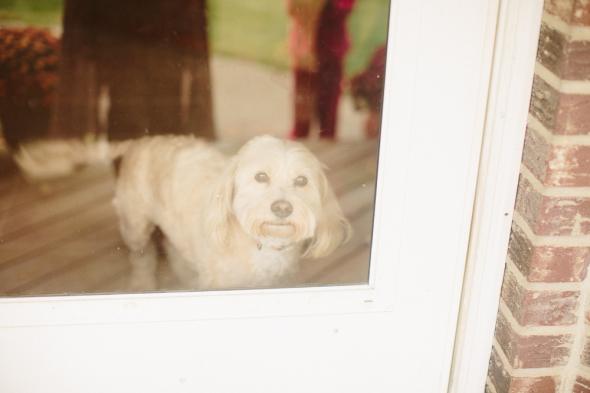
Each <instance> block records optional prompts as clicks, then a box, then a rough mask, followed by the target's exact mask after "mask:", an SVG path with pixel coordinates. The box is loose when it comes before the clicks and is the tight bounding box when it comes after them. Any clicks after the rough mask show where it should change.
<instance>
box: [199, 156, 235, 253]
mask: <svg viewBox="0 0 590 393" xmlns="http://www.w3.org/2000/svg"><path fill="white" fill-rule="evenodd" d="M236 161H237V160H236V158H235V157H234V158H232V159H231V160H230V162H229V163H228V165H227V166H226V167H225V169H224V170H223V171H222V172H221V174H220V176H219V177H218V178H217V180H216V182H215V184H214V187H213V193H212V194H211V195H210V196H209V198H210V199H209V205H208V206H206V208H205V212H204V220H205V221H204V224H205V228H206V230H207V233H206V234H205V235H206V236H207V237H208V240H209V243H210V244H211V245H212V246H213V247H215V249H216V250H217V251H219V252H220V253H226V252H227V251H228V250H229V249H230V248H231V246H232V243H233V237H234V228H235V226H236V225H238V221H237V218H236V217H235V215H234V213H233V209H232V202H233V194H234V176H235V173H236V169H237V162H236Z"/></svg>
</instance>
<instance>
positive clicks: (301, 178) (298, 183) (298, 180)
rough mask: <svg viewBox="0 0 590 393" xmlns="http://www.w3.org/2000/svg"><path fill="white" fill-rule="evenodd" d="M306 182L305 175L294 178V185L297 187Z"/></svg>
mask: <svg viewBox="0 0 590 393" xmlns="http://www.w3.org/2000/svg"><path fill="white" fill-rule="evenodd" d="M306 184H307V177H305V176H299V177H298V178H297V179H295V185H296V186H298V187H303V186H304V185H306Z"/></svg>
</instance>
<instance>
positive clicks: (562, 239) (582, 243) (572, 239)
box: [512, 211, 590, 276]
mask: <svg viewBox="0 0 590 393" xmlns="http://www.w3.org/2000/svg"><path fill="white" fill-rule="evenodd" d="M512 220H513V221H514V222H516V223H517V224H518V226H519V227H521V229H522V230H523V232H524V233H525V235H526V236H527V237H528V239H529V240H530V241H531V243H532V244H533V246H550V247H588V246H590V235H583V236H537V235H535V234H534V233H533V231H532V229H531V228H530V227H529V225H528V223H527V222H526V221H525V219H524V218H522V216H521V215H520V214H519V213H518V212H517V211H514V214H513V216H512ZM589 276H590V275H589Z"/></svg>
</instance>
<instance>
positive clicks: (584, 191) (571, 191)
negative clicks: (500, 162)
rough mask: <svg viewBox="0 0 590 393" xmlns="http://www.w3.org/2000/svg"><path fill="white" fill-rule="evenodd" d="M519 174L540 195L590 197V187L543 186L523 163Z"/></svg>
mask: <svg viewBox="0 0 590 393" xmlns="http://www.w3.org/2000/svg"><path fill="white" fill-rule="evenodd" d="M520 174H521V175H522V177H523V178H525V179H527V180H528V181H529V182H530V183H531V185H532V186H533V188H534V189H535V190H536V191H537V192H538V193H539V194H541V195H543V196H546V197H554V198H568V197H580V198H590V187H545V186H544V185H543V183H541V181H540V180H539V179H537V177H536V176H535V175H534V174H533V173H532V172H531V170H530V169H529V168H528V167H527V166H526V165H524V164H522V165H521V167H520Z"/></svg>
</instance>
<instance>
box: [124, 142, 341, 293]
mask: <svg viewBox="0 0 590 393" xmlns="http://www.w3.org/2000/svg"><path fill="white" fill-rule="evenodd" d="M115 195H116V196H115V199H114V200H113V203H114V205H115V207H116V210H117V213H118V215H119V218H120V228H121V233H122V236H123V239H124V241H125V243H126V244H127V245H128V246H129V248H130V250H131V263H132V267H133V270H132V271H133V272H132V278H131V283H130V284H131V287H132V288H133V289H138V290H148V289H154V288H156V286H157V285H156V280H155V268H156V250H155V247H154V245H153V243H152V242H151V234H152V232H153V231H154V229H155V227H156V226H158V227H159V228H160V229H161V230H162V232H163V233H164V235H165V236H166V240H165V242H164V245H165V249H166V253H167V257H168V259H169V261H170V262H171V264H172V267H173V269H174V270H175V272H176V273H177V274H178V275H179V277H180V278H181V280H183V282H184V283H185V284H186V285H188V286H190V287H193V288H197V289H212V288H248V287H264V286H278V285H285V284H288V283H289V282H290V280H291V279H292V278H293V277H294V275H295V274H296V272H297V270H298V265H299V264H298V261H299V258H300V257H301V256H310V257H320V256H324V255H327V254H329V253H330V252H332V251H333V250H334V249H335V248H336V247H337V246H338V245H339V244H341V243H342V242H343V241H344V240H346V239H347V238H348V235H349V233H350V231H351V228H350V224H349V223H348V221H347V219H346V218H345V217H344V215H343V214H342V210H341V208H340V206H339V205H338V202H337V200H336V196H335V195H334V192H333V191H332V189H331V187H330V185H329V184H328V181H327V179H326V176H325V175H324V173H323V168H322V164H321V163H320V162H319V161H318V160H317V158H316V157H315V156H314V155H313V154H312V153H311V152H310V151H309V150H308V149H307V148H306V147H305V146H303V145H302V144H300V143H298V142H290V141H281V140H278V139H276V138H273V137H270V136H262V137H256V138H254V139H252V140H250V141H249V142H248V143H246V144H245V145H244V146H243V147H242V148H241V149H240V151H239V152H238V154H237V155H236V156H234V157H232V158H231V159H230V158H227V157H225V156H224V155H222V154H221V153H219V152H218V151H216V150H215V149H213V148H212V147H211V146H210V145H208V144H206V143H205V142H204V141H201V140H198V139H194V138H191V137H173V136H158V137H153V138H143V139H139V140H137V141H136V142H133V143H131V144H129V145H128V146H126V152H125V153H124V155H123V161H122V163H121V168H120V174H119V178H118V181H117V187H116V194H115Z"/></svg>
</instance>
